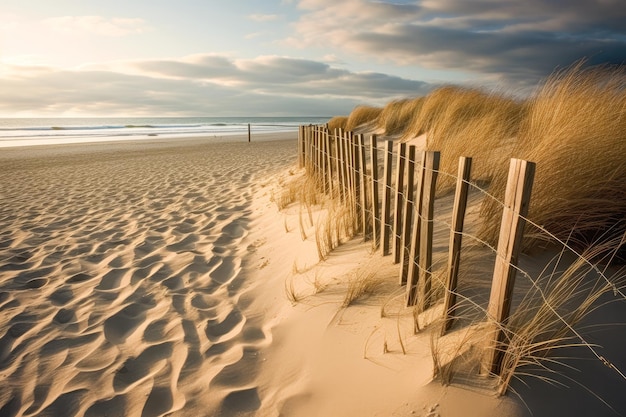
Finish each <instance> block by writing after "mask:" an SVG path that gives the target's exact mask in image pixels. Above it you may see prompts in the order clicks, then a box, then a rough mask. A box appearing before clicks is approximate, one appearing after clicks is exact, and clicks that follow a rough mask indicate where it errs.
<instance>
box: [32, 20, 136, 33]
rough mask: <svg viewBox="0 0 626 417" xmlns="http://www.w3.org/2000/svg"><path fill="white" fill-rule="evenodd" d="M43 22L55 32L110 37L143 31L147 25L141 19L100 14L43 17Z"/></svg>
mask: <svg viewBox="0 0 626 417" xmlns="http://www.w3.org/2000/svg"><path fill="white" fill-rule="evenodd" d="M43 24H44V25H46V26H48V27H49V28H51V29H52V30H54V31H56V32H59V33H64V34H70V35H81V34H85V33H89V34H95V35H99V36H112V37H121V36H127V35H131V34H138V33H143V32H145V31H146V30H147V27H148V26H147V24H146V22H145V21H144V20H143V19H138V18H122V17H114V18H105V17H102V16H60V17H51V18H48V19H44V20H43Z"/></svg>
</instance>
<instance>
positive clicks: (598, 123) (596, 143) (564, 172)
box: [479, 63, 626, 248]
mask: <svg viewBox="0 0 626 417" xmlns="http://www.w3.org/2000/svg"><path fill="white" fill-rule="evenodd" d="M511 156H513V157H517V158H522V159H526V160H529V161H532V162H535V163H536V164H537V171H536V175H535V182H534V185H533V191H532V200H531V203H530V212H529V218H530V219H531V220H532V221H534V222H535V223H537V224H539V225H541V226H543V227H544V228H545V229H547V230H548V231H549V232H550V233H552V234H554V235H555V236H556V237H558V238H559V239H561V240H563V241H564V240H569V241H570V242H572V243H574V244H576V245H577V246H580V247H583V248H584V247H587V246H589V244H590V243H592V242H597V241H598V240H602V239H604V240H611V239H612V238H613V237H615V236H620V235H622V234H623V233H624V231H625V230H626V220H625V219H626V187H624V183H625V181H626V71H625V70H624V67H614V68H609V67H592V68H583V63H578V64H577V65H575V66H573V67H571V68H569V69H567V70H564V71H560V72H557V73H555V74H554V75H553V76H551V77H550V78H549V79H548V80H547V82H546V83H545V84H544V85H543V86H542V87H541V88H539V89H538V91H537V92H536V94H535V95H534V96H533V97H532V98H531V99H530V100H529V103H528V114H527V116H526V117H525V118H524V120H523V121H522V124H521V126H520V129H519V137H518V140H517V141H515V146H514V148H513V149H512V151H511ZM506 178H507V167H506V165H505V166H502V167H501V169H500V170H498V173H497V174H496V175H494V177H493V183H492V185H491V188H490V192H491V193H492V194H494V195H495V196H496V197H497V198H499V199H502V196H503V195H504V189H505V186H506ZM501 211H502V209H501V205H500V204H499V203H497V202H496V201H494V200H485V203H484V205H483V207H482V209H481V214H482V218H483V223H482V225H481V230H480V233H479V236H480V237H481V238H482V239H484V240H486V241H488V242H491V243H495V242H496V239H497V237H498V229H499V225H500V215H501ZM546 238H548V239H549V237H547V235H546V234H534V235H530V234H529V238H528V239H527V242H526V246H528V245H529V244H531V243H532V242H533V241H536V239H546Z"/></svg>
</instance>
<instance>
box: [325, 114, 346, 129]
mask: <svg viewBox="0 0 626 417" xmlns="http://www.w3.org/2000/svg"><path fill="white" fill-rule="evenodd" d="M347 124H348V116H335V117H333V118H331V119H330V120H329V121H328V130H329V131H330V132H334V131H335V129H344V130H345V128H346V125H347Z"/></svg>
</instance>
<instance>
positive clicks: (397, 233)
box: [391, 143, 406, 264]
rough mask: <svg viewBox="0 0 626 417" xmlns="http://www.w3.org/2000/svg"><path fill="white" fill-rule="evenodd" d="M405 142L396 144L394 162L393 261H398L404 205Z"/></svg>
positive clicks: (395, 262)
mask: <svg viewBox="0 0 626 417" xmlns="http://www.w3.org/2000/svg"><path fill="white" fill-rule="evenodd" d="M405 162H406V143H399V144H398V159H397V162H396V193H395V196H394V206H395V208H394V212H393V232H392V235H391V242H392V245H391V254H392V255H393V263H394V264H397V263H398V262H400V245H401V244H402V236H401V234H402V233H401V230H402V207H403V205H404V200H403V198H406V197H405V195H404V174H405V169H404V167H405V166H406V163H405Z"/></svg>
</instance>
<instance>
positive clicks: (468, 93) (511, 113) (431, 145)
mask: <svg viewBox="0 0 626 417" xmlns="http://www.w3.org/2000/svg"><path fill="white" fill-rule="evenodd" d="M445 99H446V104H445V107H444V108H441V112H440V113H439V114H437V115H432V116H424V117H425V118H426V119H433V120H435V121H434V122H433V124H432V125H431V126H430V127H429V129H428V130H427V131H425V132H424V133H426V137H427V141H426V149H427V150H432V151H439V152H441V162H440V168H439V169H440V171H441V172H443V173H447V174H448V175H442V176H440V177H439V181H438V189H439V190H443V191H445V190H449V189H451V188H452V187H453V186H454V184H455V178H453V176H454V175H455V174H456V172H457V166H458V161H459V157H461V156H469V157H472V159H473V164H472V166H473V170H472V171H473V172H472V178H473V179H474V180H478V181H490V180H491V179H492V178H493V177H494V175H497V174H499V173H500V172H501V170H502V169H503V168H502V167H503V166H504V167H505V168H504V169H506V162H507V161H508V156H509V155H510V153H511V149H512V147H513V146H514V145H515V142H516V137H517V135H518V133H519V127H520V123H521V121H522V119H523V116H524V111H525V106H524V105H523V104H520V103H518V102H517V101H515V100H512V99H510V98H508V97H506V96H504V95H501V94H496V93H485V92H482V91H479V90H475V89H460V90H456V91H454V93H453V92H451V91H449V92H448V94H446V96H445Z"/></svg>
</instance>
